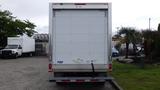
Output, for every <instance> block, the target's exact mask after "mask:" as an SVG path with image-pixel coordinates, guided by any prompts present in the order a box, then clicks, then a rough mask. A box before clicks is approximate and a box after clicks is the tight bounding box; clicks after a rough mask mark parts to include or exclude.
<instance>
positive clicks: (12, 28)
mask: <svg viewBox="0 0 160 90" xmlns="http://www.w3.org/2000/svg"><path fill="white" fill-rule="evenodd" d="M35 27H36V26H35V25H34V24H33V23H32V22H30V21H29V20H19V19H17V18H16V17H14V16H12V13H11V12H9V11H6V10H5V11H1V10H0V42H1V43H0V46H1V47H4V46H5V45H6V43H7V37H9V36H17V35H23V34H27V35H28V36H32V35H33V34H34V33H36V31H35V30H34V28H35Z"/></svg>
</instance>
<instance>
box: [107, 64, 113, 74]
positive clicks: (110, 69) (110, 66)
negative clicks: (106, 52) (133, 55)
mask: <svg viewBox="0 0 160 90" xmlns="http://www.w3.org/2000/svg"><path fill="white" fill-rule="evenodd" d="M108 70H109V72H111V71H112V64H109V66H108Z"/></svg>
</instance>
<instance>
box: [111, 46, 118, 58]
mask: <svg viewBox="0 0 160 90" xmlns="http://www.w3.org/2000/svg"><path fill="white" fill-rule="evenodd" d="M118 56H119V51H118V50H117V49H116V48H115V47H112V57H118Z"/></svg>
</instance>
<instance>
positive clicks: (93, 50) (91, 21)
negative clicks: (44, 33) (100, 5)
mask: <svg viewBox="0 0 160 90" xmlns="http://www.w3.org/2000/svg"><path fill="white" fill-rule="evenodd" d="M54 13H55V14H54V15H55V16H54V19H53V20H55V21H54V26H53V29H54V32H53V33H54V35H55V37H54V39H53V40H55V41H54V42H55V43H54V45H55V48H53V49H54V50H53V52H54V53H53V54H54V55H53V56H55V58H54V63H55V64H90V63H91V62H93V63H94V64H106V63H107V50H106V49H107V36H106V35H107V18H106V17H107V16H106V15H107V14H106V13H107V12H106V11H105V10H55V11H54Z"/></svg>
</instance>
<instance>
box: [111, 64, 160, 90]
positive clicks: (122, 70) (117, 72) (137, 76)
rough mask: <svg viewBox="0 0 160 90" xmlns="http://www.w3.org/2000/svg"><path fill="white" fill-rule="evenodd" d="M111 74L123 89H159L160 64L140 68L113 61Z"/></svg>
mask: <svg viewBox="0 0 160 90" xmlns="http://www.w3.org/2000/svg"><path fill="white" fill-rule="evenodd" d="M112 75H113V76H114V78H115V79H116V81H117V82H118V84H119V85H120V86H121V87H122V88H123V89H124V90H160V66H154V65H146V66H145V68H144V69H142V68H140V67H139V66H136V65H133V64H123V63H119V62H116V61H114V62H113V72H112Z"/></svg>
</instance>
